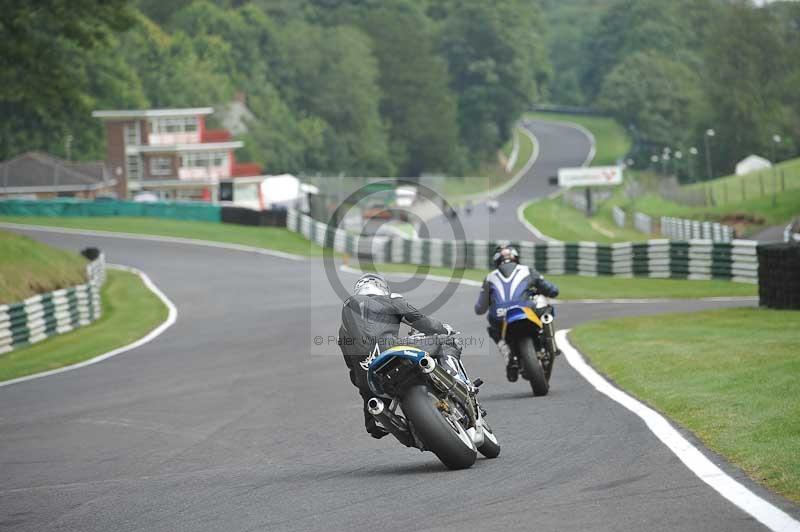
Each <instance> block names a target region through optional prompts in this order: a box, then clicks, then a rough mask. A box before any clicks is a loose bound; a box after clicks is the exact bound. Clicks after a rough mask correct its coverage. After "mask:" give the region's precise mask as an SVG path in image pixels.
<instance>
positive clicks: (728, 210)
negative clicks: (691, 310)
mask: <svg viewBox="0 0 800 532" xmlns="http://www.w3.org/2000/svg"><path fill="white" fill-rule="evenodd" d="M613 205H618V206H620V207H621V208H623V209H625V210H626V211H627V212H628V213H632V212H642V213H644V214H648V215H650V216H654V217H660V216H675V217H678V218H689V219H692V220H708V221H719V222H723V223H728V224H729V225H730V224H732V220H735V219H736V218H738V217H740V216H741V215H747V216H750V217H753V219H756V220H759V222H751V223H747V224H745V225H741V226H739V227H737V229H739V230H740V233H741V235H740V236H743V237H745V238H747V236H749V235H751V234H753V233H755V232H757V231H759V230H760V229H762V228H764V227H769V226H773V225H784V224H788V223H789V221H790V220H791V219H792V218H794V217H795V216H798V215H800V189H793V190H787V191H786V192H781V193H780V194H779V195H778V196H777V197H776V201H775V204H774V205H773V200H772V197H771V196H762V197H760V198H752V199H748V200H745V201H732V202H729V203H726V204H723V205H717V206H714V207H691V206H687V205H681V204H678V203H675V202H672V201H668V200H666V199H664V198H662V197H660V196H657V195H655V194H646V195H644V196H642V197H640V198H636V199H635V200H632V199H627V198H625V197H624V196H623V195H622V194H621V193H617V194H615V196H614V197H613V198H612V199H611V200H609V202H607V203H605V204H603V205H602V206H601V210H603V209H605V210H606V211H607V214H606V216H607V217H608V218H609V219H610V212H611V208H612V206H613ZM601 214H602V213H598V215H601ZM733 225H736V224H733Z"/></svg>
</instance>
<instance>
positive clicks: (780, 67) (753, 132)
mask: <svg viewBox="0 0 800 532" xmlns="http://www.w3.org/2000/svg"><path fill="white" fill-rule="evenodd" d="M775 29H776V23H775V21H774V20H773V19H772V17H771V13H770V12H769V11H768V10H764V9H758V8H754V7H752V6H749V5H745V4H731V5H729V6H727V7H726V9H724V10H721V11H720V13H719V15H718V16H717V17H716V19H715V20H714V22H713V24H712V25H711V27H710V35H709V39H708V40H707V43H706V46H705V48H704V59H705V66H704V68H703V72H704V78H705V90H706V93H707V94H708V98H709V101H710V102H711V103H712V108H711V115H710V117H709V120H708V122H707V126H706V127H713V128H714V130H715V131H716V133H717V135H716V137H715V145H716V149H715V150H714V151H713V152H712V153H713V155H714V156H715V165H714V168H715V169H719V171H721V172H727V171H730V170H732V169H733V166H734V164H735V162H736V161H738V160H739V159H741V158H743V157H745V156H747V155H749V154H751V153H761V154H765V155H767V156H769V155H770V154H771V150H772V145H771V143H772V140H771V139H772V135H773V133H774V132H775V130H776V129H778V128H780V127H781V125H782V124H783V121H784V118H783V110H784V107H783V106H782V103H781V101H782V98H781V96H782V93H783V91H784V80H785V76H786V74H787V71H790V69H789V63H788V59H789V58H788V55H787V54H786V53H785V49H784V45H783V42H782V40H781V34H780V33H779V32H778V31H775Z"/></svg>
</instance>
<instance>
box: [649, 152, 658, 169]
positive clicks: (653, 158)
mask: <svg viewBox="0 0 800 532" xmlns="http://www.w3.org/2000/svg"><path fill="white" fill-rule="evenodd" d="M650 162H651V163H652V164H651V165H650V166H651V167H652V166H654V165H656V164H658V155H651V156H650Z"/></svg>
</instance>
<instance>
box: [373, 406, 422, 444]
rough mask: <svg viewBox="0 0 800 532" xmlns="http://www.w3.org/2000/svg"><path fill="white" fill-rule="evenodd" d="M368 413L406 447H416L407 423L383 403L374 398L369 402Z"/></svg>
mask: <svg viewBox="0 0 800 532" xmlns="http://www.w3.org/2000/svg"><path fill="white" fill-rule="evenodd" d="M367 412H369V413H370V415H371V416H372V417H374V418H375V420H376V421H378V422H379V423H380V424H381V425H383V427H384V428H385V429H386V430H388V431H389V432H390V433H391V434H392V435H393V436H394V437H395V438H397V440H398V441H399V442H400V443H402V444H403V445H405V446H406V447H416V446H417V443H416V442H415V441H414V436H413V435H412V434H411V432H410V431H409V430H408V425H406V421H405V420H404V419H403V418H401V417H400V416H398V415H397V414H395V413H394V412H392V411H391V410H389V409H388V408H386V406H385V405H384V404H383V401H381V400H380V399H378V398H377V397H373V398H371V399H370V400H368V401H367Z"/></svg>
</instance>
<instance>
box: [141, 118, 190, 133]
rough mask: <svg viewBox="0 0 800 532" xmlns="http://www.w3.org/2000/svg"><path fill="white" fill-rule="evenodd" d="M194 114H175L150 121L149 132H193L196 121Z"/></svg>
mask: <svg viewBox="0 0 800 532" xmlns="http://www.w3.org/2000/svg"><path fill="white" fill-rule="evenodd" d="M197 122H198V121H197V117H196V116H175V117H169V118H158V119H155V120H151V121H150V132H151V133H153V134H156V135H157V134H159V133H194V132H196V131H197V128H198V123H197Z"/></svg>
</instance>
